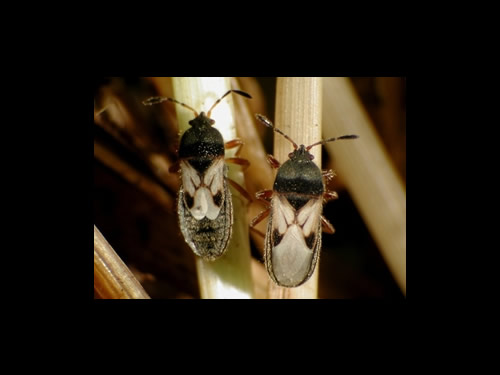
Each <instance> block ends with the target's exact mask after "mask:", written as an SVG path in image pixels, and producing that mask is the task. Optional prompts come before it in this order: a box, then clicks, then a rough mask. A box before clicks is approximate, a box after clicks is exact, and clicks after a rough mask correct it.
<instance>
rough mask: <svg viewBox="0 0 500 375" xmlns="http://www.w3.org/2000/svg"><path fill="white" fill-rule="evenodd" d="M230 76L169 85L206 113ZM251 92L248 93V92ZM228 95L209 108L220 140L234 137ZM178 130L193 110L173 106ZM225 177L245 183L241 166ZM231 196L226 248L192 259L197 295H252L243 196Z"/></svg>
mask: <svg viewBox="0 0 500 375" xmlns="http://www.w3.org/2000/svg"><path fill="white" fill-rule="evenodd" d="M230 82H231V80H230V78H225V77H174V78H172V84H173V89H174V97H175V99H176V100H178V101H180V102H183V103H185V104H187V105H189V106H191V107H192V108H194V109H195V110H196V111H197V112H198V113H200V112H202V111H203V112H205V113H206V112H207V111H208V110H209V109H210V107H211V106H212V104H213V103H215V101H216V100H217V99H219V98H220V97H221V96H222V95H223V94H225V93H226V92H227V91H228V90H230V89H231V83H230ZM250 94H251V93H250ZM232 95H234V94H231V95H230V96H227V97H226V98H224V99H223V100H222V101H221V102H220V103H219V104H218V105H217V106H216V107H215V109H214V110H213V111H212V113H211V116H210V117H211V118H212V119H213V120H215V125H214V127H215V128H217V129H218V130H219V131H220V132H221V134H222V136H223V138H224V141H225V142H227V141H230V140H232V139H235V138H237V134H236V125H235V123H234V113H233V98H232ZM176 110H177V118H178V122H179V131H180V133H181V134H182V133H183V132H184V131H185V130H186V129H188V128H189V124H188V121H189V120H192V119H193V117H194V114H193V112H191V111H189V110H188V109H186V108H184V107H182V106H179V105H177V106H176ZM235 152H236V150H235V149H232V150H227V151H226V158H228V157H232V156H234V153H235ZM228 167H229V173H228V177H229V178H231V179H232V180H234V181H235V182H237V183H238V184H240V185H241V186H245V180H244V175H243V172H242V171H241V167H239V166H236V165H230V164H228ZM231 193H232V197H233V211H234V215H233V217H234V223H233V234H232V238H231V241H230V243H229V246H228V250H227V252H226V254H225V255H223V256H222V257H221V258H219V259H217V260H215V261H213V262H208V261H204V260H202V259H201V258H199V257H197V258H196V268H197V271H198V282H199V285H200V294H201V298H252V297H253V284H252V276H251V270H250V260H251V257H250V242H249V235H248V223H247V218H246V210H247V208H246V205H247V202H246V200H245V198H243V197H241V196H240V194H239V192H237V191H236V190H235V189H233V188H232V187H231Z"/></svg>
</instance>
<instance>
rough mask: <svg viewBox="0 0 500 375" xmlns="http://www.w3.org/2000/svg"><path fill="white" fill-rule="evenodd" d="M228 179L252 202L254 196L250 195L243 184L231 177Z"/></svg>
mask: <svg viewBox="0 0 500 375" xmlns="http://www.w3.org/2000/svg"><path fill="white" fill-rule="evenodd" d="M227 181H228V182H229V183H230V184H231V186H232V187H234V188H235V189H236V190H238V192H239V193H240V194H241V195H243V196H244V197H245V199H246V200H247V201H248V202H249V203H252V197H251V196H250V194H248V191H246V190H245V188H244V187H243V186H241V185H240V184H238V183H237V182H236V181H233V180H231V179H230V178H228V179H227Z"/></svg>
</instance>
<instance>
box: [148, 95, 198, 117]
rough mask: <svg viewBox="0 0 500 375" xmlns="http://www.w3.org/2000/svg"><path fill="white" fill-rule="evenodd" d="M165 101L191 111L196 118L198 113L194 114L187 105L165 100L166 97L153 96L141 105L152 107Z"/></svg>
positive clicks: (170, 99)
mask: <svg viewBox="0 0 500 375" xmlns="http://www.w3.org/2000/svg"><path fill="white" fill-rule="evenodd" d="M165 101H169V102H174V103H176V104H179V105H181V106H183V107H184V108H187V109H189V110H190V111H192V112H193V113H194V115H195V116H196V117H198V112H196V111H195V110H194V109H193V108H191V107H190V106H188V105H187V104H184V103H181V102H179V101H177V100H175V99H172V98H167V97H164V96H153V97H152V98H148V99H146V100H144V101H143V102H142V104H144V105H154V104H159V103H162V102H165Z"/></svg>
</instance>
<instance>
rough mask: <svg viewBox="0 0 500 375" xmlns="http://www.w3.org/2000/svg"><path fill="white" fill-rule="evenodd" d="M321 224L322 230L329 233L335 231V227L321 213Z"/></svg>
mask: <svg viewBox="0 0 500 375" xmlns="http://www.w3.org/2000/svg"><path fill="white" fill-rule="evenodd" d="M321 226H322V228H323V232H325V233H329V234H333V233H335V228H334V227H333V225H332V224H331V223H330V222H329V221H328V220H326V218H325V217H324V216H323V215H321Z"/></svg>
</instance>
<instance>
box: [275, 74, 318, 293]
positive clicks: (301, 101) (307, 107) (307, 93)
mask: <svg viewBox="0 0 500 375" xmlns="http://www.w3.org/2000/svg"><path fill="white" fill-rule="evenodd" d="M321 99H322V82H321V78H320V77H286V78H281V77H279V78H278V82H277V87H276V113H275V115H276V116H275V123H274V124H275V126H276V127H277V128H279V129H280V130H282V131H283V132H284V133H285V134H287V135H288V136H290V138H292V139H293V140H294V141H295V142H296V143H297V144H298V145H300V144H304V145H306V146H307V145H310V144H313V143H314V142H317V141H319V140H321V106H322V103H321V102H322V100H321ZM292 150H293V146H292V144H291V143H290V142H289V141H287V140H286V139H285V138H284V137H283V136H281V135H279V134H276V133H275V136H274V156H275V157H276V158H277V159H278V160H279V161H280V162H281V163H282V164H283V163H284V162H285V161H287V160H288V154H289V153H290V152H291V151H292ZM311 153H312V154H313V155H314V161H315V163H316V164H317V165H318V167H319V168H321V147H319V146H318V147H313V148H312V149H311ZM320 260H321V256H320ZM318 269H319V262H318V264H316V269H315V271H314V273H313V275H312V276H311V278H310V279H309V280H308V281H306V282H305V283H304V284H302V285H301V286H299V287H296V288H282V287H279V286H277V285H275V284H274V283H273V282H272V281H271V280H269V298H290V299H294V298H304V299H305V298H307V299H314V298H317V296H318Z"/></svg>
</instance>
